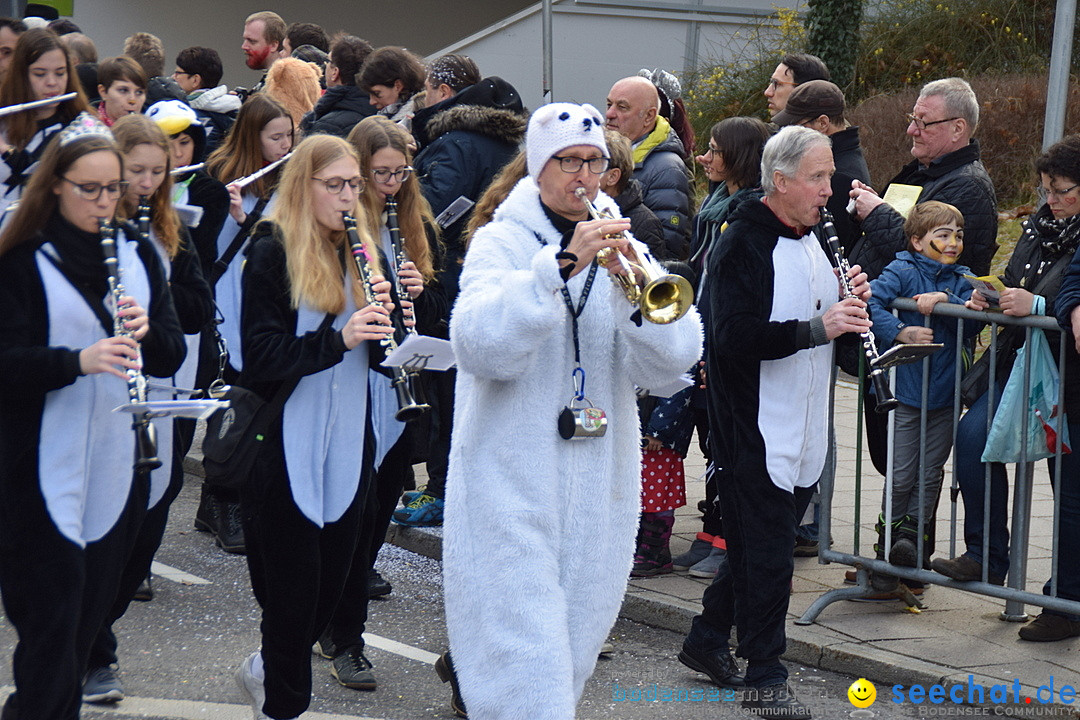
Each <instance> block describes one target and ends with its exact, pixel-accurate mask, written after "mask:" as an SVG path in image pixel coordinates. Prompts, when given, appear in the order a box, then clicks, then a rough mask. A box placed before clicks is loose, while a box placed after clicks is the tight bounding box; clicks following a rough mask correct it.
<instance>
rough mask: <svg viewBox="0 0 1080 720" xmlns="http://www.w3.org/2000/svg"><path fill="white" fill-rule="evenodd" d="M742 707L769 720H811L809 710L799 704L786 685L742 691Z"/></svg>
mask: <svg viewBox="0 0 1080 720" xmlns="http://www.w3.org/2000/svg"><path fill="white" fill-rule="evenodd" d="M742 706H743V707H744V708H746V709H747V710H749V711H750V712H752V713H753V714H755V715H757V716H758V717H761V718H768V719H769V720H813V716H812V715H811V714H810V708H808V707H806V706H805V705H803V704H802V703H801V702H799V699H798V698H796V697H795V693H794V692H792V691H791V688H790V687H788V685H787V684H786V683H779V684H777V685H769V686H768V687H762V688H746V689H745V690H743V701H742Z"/></svg>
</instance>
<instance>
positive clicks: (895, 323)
mask: <svg viewBox="0 0 1080 720" xmlns="http://www.w3.org/2000/svg"><path fill="white" fill-rule="evenodd" d="M965 274H966V275H970V274H971V270H969V269H968V268H967V267H966V266H964V265H944V264H942V263H939V262H938V261H936V260H931V259H930V258H928V257H926V256H925V255H920V254H918V253H913V252H909V251H907V250H905V251H904V252H899V253H896V259H895V260H893V261H892V262H891V263H889V264H888V265H887V266H886V267H885V270H883V271H882V273H881V276H880V277H878V278H877V279H876V280H873V281H871V283H870V286H871V288H873V296H872V297H871V298H870V319H871V320H873V322H874V328H873V330H874V336H875V337H876V338H877V344H878V350H880V351H882V352H884V351H885V350H888V349H889V348H890V347H892V345H893V343H894V342H895V341H896V335H897V333H899V332H900V331H901V330H902V329H903V328H904V326H906V325H916V326H921V325H923V324H924V321H925V319H926V318H925V316H924V315H922V314H921V313H918V312H915V311H901V312H900V313H899V317H897V316H894V315H893V313H892V311H891V310H889V304H890V303H891V302H892V301H893V300H894V299H895V298H898V297H904V298H910V297H914V296H915V295H919V294H920V293H929V292H944V293H946V294H948V296H949V302H951V303H956V304H963V303H964V301H966V300H967V299H968V298H970V297H971V291H972V287H971V283H969V282H968V281H967V280H965V279H964V275H965ZM930 321H931V322H930V328H931V329H932V330H933V331H934V342H939V343H944V344H945V347H943V348H942V349H941V350H939V351H937V352H936V353H934V354H933V355H931V356H930V387H929V394H928V395H927V409H928V410H938V409H940V408H944V407H949V406H951V405H952V402H953V389H954V388H955V385H956V383H955V378H956V376H955V365H954V363H955V362H956V323H957V321H956V320H955V319H954V318H947V317H942V316H938V315H931V316H930ZM981 327H982V325H981V323H978V322H975V321H964V337H965V338H969V337H972V336H974V335H976V334H977V333H978V332H979V329H980V328H981ZM896 399H897V400H899V401H900V402H902V403H904V404H905V405H911V406H913V407H920V406H921V405H922V363H921V362H916V363H908V364H907V365H901V366H900V367H898V368H896Z"/></svg>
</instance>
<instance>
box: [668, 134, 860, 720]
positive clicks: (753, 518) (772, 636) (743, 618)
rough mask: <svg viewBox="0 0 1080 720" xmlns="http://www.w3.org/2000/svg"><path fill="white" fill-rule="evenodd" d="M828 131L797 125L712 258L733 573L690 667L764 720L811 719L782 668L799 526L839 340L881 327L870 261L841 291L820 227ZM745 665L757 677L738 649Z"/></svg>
mask: <svg viewBox="0 0 1080 720" xmlns="http://www.w3.org/2000/svg"><path fill="white" fill-rule="evenodd" d="M833 171H834V166H833V159H832V150H831V147H830V142H829V139H828V137H826V136H825V135H822V134H821V133H818V132H815V131H813V130H809V129H807V128H803V127H786V128H784V129H783V130H781V131H780V132H779V133H777V134H776V135H775V136H773V138H772V139H770V140H769V142H768V143H767V144H766V145H765V150H764V153H763V155H762V159H761V184H762V189H763V190H764V193H765V195H764V197H763V198H762V199H761V200H760V201H758V202H746V203H744V204H743V205H740V206H739V208H738V209H737V210H736V211H735V212H734V214H733V215H732V217H731V220H730V224H729V225H728V228H727V230H725V231H724V234H723V235H722V236H721V237H720V241H719V246H718V250H717V251H716V252H713V253H712V254H711V255H710V257H709V267H708V274H709V277H710V278H713V279H712V280H710V286H711V287H712V288H713V290H712V295H711V303H712V305H711V320H710V326H709V328H708V332H709V333H711V335H710V342H709V357H708V364H707V378H708V380H707V383H708V392H709V421H710V437H711V438H712V443H713V446H712V452H713V458H714V459H715V461H716V464H717V468H718V470H717V487H718V490H719V496H720V506H721V508H723V513H724V537H725V539H726V540H727V559H728V562H727V566H726V567H722V568H721V571H720V572H719V573H718V574H717V577H716V580H715V581H714V582H713V583H712V585H710V586H709V588H707V589H706V592H705V595H704V597H703V598H702V605H703V609H702V614H701V615H699V616H698V617H696V618H695V619H694V623H693V626H692V628H691V631H690V634H689V635H688V636H687V638H686V641H685V642H684V644H683V648H682V652H681V653H680V654H679V659H680V660H681V661H682V662H683V663H684V664H685V665H687V666H689V667H691V668H693V669H694V670H697V671H699V672H703V673H706V674H707V675H709V676H710V677H711V678H712V680H713V681H714V682H716V683H717V684H720V685H726V686H729V687H730V686H742V685H743V684H744V683H745V686H746V688H745V690H744V695H743V698H744V699H743V705H744V707H747V708H748V709H750V710H751V711H752V712H754V713H756V714H757V715H759V716H760V717H766V718H786V719H788V720H797V719H800V718H801V719H806V720H808V719H809V718H810V711H809V710H808V709H807V708H806V707H805V706H804V705H802V704H801V703H800V702H799V701H798V700H797V699H795V697H794V695H792V693H791V691H790V689H789V688H788V687H787V684H786V682H787V669H786V668H785V667H784V665H783V664H782V663H781V662H780V656H781V655H782V654H783V653H784V649H785V647H786V636H785V631H784V622H785V620H786V615H787V607H788V595H789V592H790V587H791V577H792V572H793V570H794V566H793V561H792V554H791V548H792V547H793V546H794V544H795V527H796V525H797V524H798V520H799V519H800V518H801V517H802V514H803V512H804V511H805V509H806V506H807V503H808V502H809V500H810V494H811V490H810V488H811V486H812V485H813V484H814V483H815V482H817V479H818V477H819V476H820V475H821V470H822V468H823V467H824V464H825V453H826V449H827V443H828V428H829V386H830V384H831V365H832V362H833V352H832V340H833V339H835V338H836V337H838V336H839V335H841V334H843V333H846V332H863V331H865V330H866V329H867V328H869V327H870V320H869V316H868V314H867V311H866V302H865V301H866V300H867V299H869V297H870V285H869V283H868V282H867V279H866V275H865V274H863V273H862V272H861V271H860V269H859V268H858V266H856V267H854V268H852V269H851V272H850V274H849V277H850V278H851V280H850V283H851V286H852V289H853V292H854V295H855V297H851V298H847V299H843V300H840V299H839V298H841V297H842V296H843V294H844V293H843V292H842V290H841V287H840V284H839V283H838V280H837V276H836V273H835V272H834V271H833V268H832V265H831V263H830V259H829V256H828V255H827V254H826V252H825V250H824V249H823V246H822V243H821V241H820V240H819V238H818V237H817V236H816V235H815V233H814V226H815V225H817V224H818V222H819V221H820V217H821V209H822V208H823V207H825V203H826V201H827V200H828V199H829V196H830V195H831V194H832V190H831V188H830V179H831V177H832V174H833ZM733 626H735V627H737V628H738V638H739V644H738V647H737V650H736V654H737V655H738V656H740V657H743V658H746V659H747V666H746V673H745V677H740V676H739V674H738V666H737V665H736V663H735V660H734V659H733V658H732V657H731V655H730V650H729V647H728V641H729V639H730V635H731V629H732V627H733Z"/></svg>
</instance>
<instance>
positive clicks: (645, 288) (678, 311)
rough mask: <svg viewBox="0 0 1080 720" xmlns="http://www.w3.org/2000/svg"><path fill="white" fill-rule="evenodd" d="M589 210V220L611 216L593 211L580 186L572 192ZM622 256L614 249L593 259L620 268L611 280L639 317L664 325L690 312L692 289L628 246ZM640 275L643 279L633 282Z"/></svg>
mask: <svg viewBox="0 0 1080 720" xmlns="http://www.w3.org/2000/svg"><path fill="white" fill-rule="evenodd" d="M574 194H575V195H577V196H578V198H580V199H581V202H582V203H584V204H585V207H586V208H587V209H588V211H589V215H590V216H591V217H592V219H593V220H605V219H610V218H613V217H615V216H614V215H612V214H611V212H610V211H607V210H604V211H601V210H599V209H597V207H596V205H595V204H593V201H592V200H590V199H589V193H588V191H587V190H586V189H585V188H583V187H581V188H578V189H577V190H575V191H574ZM608 237H609V238H621V237H624V235H623V234H622V233H618V234H615V235H609V236H608ZM627 249H628V251H629V253H630V255H629V256H626V255H624V254H623V253H621V252H619V251H617V250H615V249H614V248H609V247H608V248H604V249H602V250H601V251H600V252H598V253H596V259H597V260H598V261H599V262H600V264H601V265H603V266H604V267H605V268H608V269H610V268H611V266H612V265H621V266H622V268H623V269H624V270H625V271H626V272H625V273H619V274H612V276H611V277H612V280H613V281H614V282H615V283H616V284H617V285H618V286H619V289H621V290H622V291H623V294H624V295H626V299H627V300H628V301H629V302H630V304H631V305H634V306H636V307H637V308H638V309H639V310H641V316H642V317H643V318H645V319H646V320H648V321H649V322H651V323H656V324H657V325H667V324H668V323H673V322H675V321H676V320H678V319H679V318H681V317H682V316H683V315H685V314H686V313H687V311H688V310H690V306H691V304H692V303H693V302H694V289H693V288H692V287H690V283H689V282H688V281H687V280H686V278H684V277H682V276H681V275H671V274H667V273H665V272H664V271H663V269H662V268H661V267H660V266H659V265H658V264H657V263H656V261H654V260H652V258H649V257H642V256H641V255H640V254H639V253H638V252H637V250H635V249H634V248H633V246H632V245H631V246H630V247H628V248H627ZM639 272H640V273H641V276H642V278H643V280H641V281H639V280H638V279H637V273H639Z"/></svg>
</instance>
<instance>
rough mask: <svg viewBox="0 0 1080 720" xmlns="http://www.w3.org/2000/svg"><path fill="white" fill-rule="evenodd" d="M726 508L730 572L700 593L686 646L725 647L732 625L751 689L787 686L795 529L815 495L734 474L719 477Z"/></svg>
mask: <svg viewBox="0 0 1080 720" xmlns="http://www.w3.org/2000/svg"><path fill="white" fill-rule="evenodd" d="M717 489H718V491H719V494H720V504H721V506H722V507H723V508H724V538H725V540H726V541H727V560H728V562H727V567H726V568H721V572H719V573H718V574H717V576H716V578H715V579H714V580H713V582H712V584H710V585H709V587H708V588H706V590H705V594H704V595H703V596H702V600H701V604H702V611H701V615H699V616H697V617H696V618H694V622H693V625H692V627H691V630H690V635H689V636H688V638H687V642H688V643H691V644H692V645H696V646H697V647H698V648H700V649H702V650H705V651H707V652H715V651H717V650H720V649H726V648H727V643H728V638H729V637H730V635H731V628H732V627H735V628H737V630H738V637H739V645H738V647H737V648H736V654H737V655H738V656H739V657H743V658H746V659H747V660H748V661H749V664H748V667H747V673H746V681H747V684H748V685H750V686H759V687H760V686H765V685H771V684H774V683H776V682H783V681H784V680H785V679H786V678H787V670H786V668H784V666H783V665H782V664H781V663H780V656H781V655H783V653H784V650H785V649H786V648H787V633H786V631H785V623H786V621H787V609H788V600H789V597H790V592H791V578H792V574H793V572H794V569H795V562H794V559H793V555H792V552H791V548H792V547H794V545H795V527H796V525H797V524H798V522H799V520H800V519H801V518H802V516H803V513H804V512H806V507H807V505H809V503H810V498H811V496H812V495H813V490H812V489H811V488H795V492H794V493H790V492H787V491H785V490H781V489H780V488H778V487H776V486H775V485H774V484H773V482H772V480H771V479H770V478H769V476H768V475H767V474H761V475H754V476H739V477H735V476H734V474H733V473H732V472H730V471H727V472H724V471H721V472H718V473H717Z"/></svg>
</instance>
